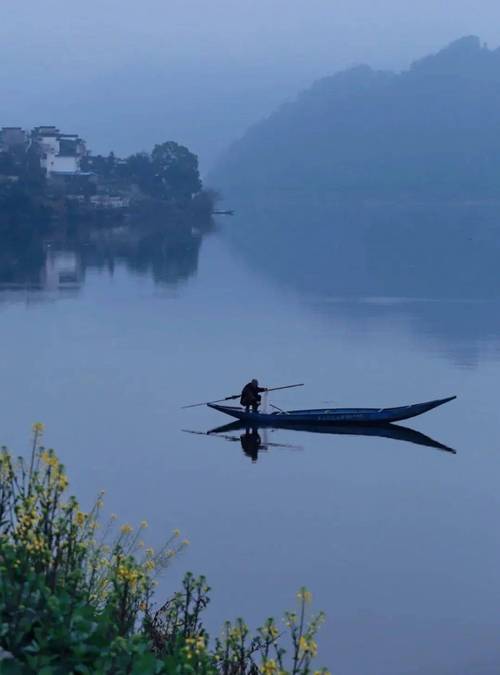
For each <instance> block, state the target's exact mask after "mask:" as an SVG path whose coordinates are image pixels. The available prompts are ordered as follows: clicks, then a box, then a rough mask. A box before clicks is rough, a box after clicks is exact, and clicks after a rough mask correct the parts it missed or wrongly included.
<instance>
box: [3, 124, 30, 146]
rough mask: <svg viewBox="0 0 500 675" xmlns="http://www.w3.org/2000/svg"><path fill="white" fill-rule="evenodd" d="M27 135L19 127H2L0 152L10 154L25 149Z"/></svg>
mask: <svg viewBox="0 0 500 675" xmlns="http://www.w3.org/2000/svg"><path fill="white" fill-rule="evenodd" d="M27 142H28V135H27V133H26V132H25V131H24V129H21V127H2V128H1V129H0V151H1V150H3V151H4V152H12V151H16V150H22V149H24V148H25V147H26V145H27Z"/></svg>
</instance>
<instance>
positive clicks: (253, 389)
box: [240, 382, 266, 407]
mask: <svg viewBox="0 0 500 675" xmlns="http://www.w3.org/2000/svg"><path fill="white" fill-rule="evenodd" d="M262 391H266V388H265V387H258V386H257V385H256V384H254V383H253V382H249V383H248V384H245V386H244V387H243V390H242V392H241V398H240V404H241V405H242V406H245V407H246V406H248V405H253V404H254V403H259V402H260V398H261V397H260V393H261V392H262Z"/></svg>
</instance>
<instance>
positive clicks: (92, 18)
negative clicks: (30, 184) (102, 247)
mask: <svg viewBox="0 0 500 675" xmlns="http://www.w3.org/2000/svg"><path fill="white" fill-rule="evenodd" d="M467 34H476V35H479V36H480V37H481V38H482V39H483V40H484V41H486V42H487V43H488V44H489V45H490V46H491V47H496V46H498V45H500V2H499V1H498V0H480V2H472V0H453V2H452V3H450V2H444V0H420V1H419V2H415V1H414V0H307V1H305V0H304V1H302V2H299V1H298V0H212V1H211V2H209V1H208V0H142V2H137V1H135V2H134V1H132V0H81V1H80V0H79V1H78V2H77V1H76V0H43V2H41V1H40V0H0V57H1V66H0V92H1V93H0V124H15V123H20V124H24V125H31V124H35V123H37V122H50V121H53V122H54V123H56V124H59V125H61V126H64V127H65V128H67V129H68V130H70V131H78V132H81V133H82V134H84V135H86V137H87V140H88V142H89V144H90V146H91V147H92V148H94V149H96V150H100V151H108V150H109V149H111V148H114V149H115V150H116V151H117V152H119V153H120V152H121V153H124V152H132V151H134V150H139V149H141V148H145V147H148V146H149V145H151V144H153V143H154V142H155V141H161V140H165V139H167V138H172V139H177V140H180V141H182V142H185V143H188V144H189V145H190V146H191V147H192V148H193V149H194V150H195V151H197V152H199V153H200V155H201V159H202V162H203V163H204V165H205V166H207V165H209V164H210V163H211V162H212V161H213V159H214V157H215V156H216V155H217V153H218V152H220V151H221V150H222V149H223V148H224V147H225V146H226V145H227V143H229V142H230V141H231V140H232V139H234V138H235V137H236V136H238V135H239V134H241V133H242V132H243V131H244V129H245V128H246V127H247V126H248V125H249V124H250V123H252V122H253V121H255V120H256V119H258V118H259V117H261V116H262V115H265V114H267V113H268V112H270V111H271V110H272V109H273V107H275V106H276V105H277V104H278V103H279V102H281V101H283V100H284V99H286V98H287V97H290V96H292V95H293V94H294V93H296V92H297V91H298V90H299V89H301V88H303V87H304V86H307V85H308V84H309V83H310V82H311V81H312V80H313V79H315V78H317V77H321V76H323V75H328V74H331V73H332V72H334V71H336V70H338V69H340V68H343V67H345V66H348V65H352V64H357V63H368V64H370V65H372V66H375V67H379V68H393V69H400V68H404V67H406V66H407V65H408V64H409V63H410V62H411V61H412V60H414V59H415V58H418V57H420V56H424V55H425V54H427V53H428V52H430V51H435V50H436V49H439V48H440V47H442V46H444V45H445V44H447V43H448V42H450V41H451V40H454V39H456V38H458V37H461V36H463V35H467ZM69 127H71V129H69Z"/></svg>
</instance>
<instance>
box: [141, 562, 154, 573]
mask: <svg viewBox="0 0 500 675" xmlns="http://www.w3.org/2000/svg"><path fill="white" fill-rule="evenodd" d="M155 567H156V565H155V561H154V560H146V562H145V563H144V569H145V570H147V571H148V572H152V571H153V570H154V568H155Z"/></svg>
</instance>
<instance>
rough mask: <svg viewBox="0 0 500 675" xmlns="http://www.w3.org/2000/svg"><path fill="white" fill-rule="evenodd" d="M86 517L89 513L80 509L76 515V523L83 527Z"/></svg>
mask: <svg viewBox="0 0 500 675" xmlns="http://www.w3.org/2000/svg"><path fill="white" fill-rule="evenodd" d="M86 518H87V514H85V513H83V512H82V511H78V513H77V514H76V517H75V520H76V524H77V525H78V526H79V527H81V526H82V525H83V524H84V522H85V519H86Z"/></svg>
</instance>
